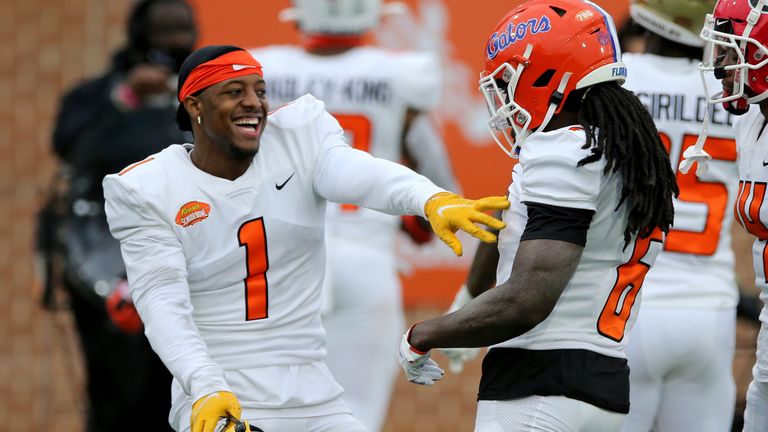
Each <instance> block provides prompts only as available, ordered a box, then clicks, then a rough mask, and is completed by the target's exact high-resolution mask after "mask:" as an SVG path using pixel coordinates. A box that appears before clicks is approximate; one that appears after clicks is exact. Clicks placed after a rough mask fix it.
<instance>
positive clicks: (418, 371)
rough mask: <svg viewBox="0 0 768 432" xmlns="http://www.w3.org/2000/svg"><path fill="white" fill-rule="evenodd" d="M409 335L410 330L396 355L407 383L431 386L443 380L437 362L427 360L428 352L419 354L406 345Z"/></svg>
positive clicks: (441, 371) (409, 345)
mask: <svg viewBox="0 0 768 432" xmlns="http://www.w3.org/2000/svg"><path fill="white" fill-rule="evenodd" d="M412 328H413V327H411V329H412ZM410 334H411V330H410V329H409V330H408V331H407V332H405V334H404V335H403V340H402V342H400V352H399V353H398V360H399V361H400V366H402V367H403V370H404V371H405V376H406V377H407V378H408V381H410V382H412V383H414V384H421V385H432V384H434V383H435V381H439V380H441V379H442V378H443V370H442V369H440V367H439V366H438V365H437V362H435V361H434V360H432V359H431V358H429V351H427V352H425V353H421V352H419V351H417V350H415V349H414V348H413V347H412V346H411V344H410V343H408V336H410Z"/></svg>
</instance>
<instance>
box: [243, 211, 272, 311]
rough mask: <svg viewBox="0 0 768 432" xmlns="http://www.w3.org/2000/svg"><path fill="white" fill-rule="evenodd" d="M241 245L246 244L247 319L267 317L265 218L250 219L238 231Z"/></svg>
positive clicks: (267, 263)
mask: <svg viewBox="0 0 768 432" xmlns="http://www.w3.org/2000/svg"><path fill="white" fill-rule="evenodd" d="M237 239H238V240H239V241H240V246H245V265H246V270H247V273H246V275H247V276H246V277H245V280H244V281H243V282H245V320H246V321H252V320H259V319H264V318H266V317H267V315H268V314H267V288H268V287H269V284H268V283H267V270H268V269H269V259H268V258H267V231H266V229H265V228H264V218H257V219H253V220H249V221H248V222H245V223H244V224H242V225H240V229H239V230H238V231H237Z"/></svg>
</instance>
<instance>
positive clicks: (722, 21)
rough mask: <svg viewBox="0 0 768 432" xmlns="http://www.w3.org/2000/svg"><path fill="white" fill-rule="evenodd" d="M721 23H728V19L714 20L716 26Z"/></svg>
mask: <svg viewBox="0 0 768 432" xmlns="http://www.w3.org/2000/svg"><path fill="white" fill-rule="evenodd" d="M723 24H728V20H717V21H715V25H716V26H721V25H723Z"/></svg>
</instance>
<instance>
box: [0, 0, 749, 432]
mask: <svg viewBox="0 0 768 432" xmlns="http://www.w3.org/2000/svg"><path fill="white" fill-rule="evenodd" d="M131 2H132V1H131V0H109V1H105V0H3V2H2V5H0V197H2V202H3V203H4V205H5V206H6V207H5V208H6V210H8V211H7V212H6V213H5V215H6V218H5V220H6V223H4V224H0V239H2V241H0V281H2V282H0V294H2V298H4V299H5V301H2V302H0V317H2V319H0V419H2V421H0V431H4V430H8V431H22V432H23V431H38V430H48V429H50V426H51V425H55V429H56V430H57V431H58V432H70V431H72V432H76V431H80V430H82V420H81V419H82V415H81V414H82V410H83V409H84V406H83V400H84V399H83V396H82V391H83V378H84V376H83V368H82V363H81V359H80V357H79V347H78V345H77V340H76V338H75V336H74V334H73V332H72V323H71V320H70V318H69V314H68V313H67V311H66V310H65V309H62V310H59V311H57V312H44V311H43V310H41V308H40V307H39V291H38V289H37V288H36V283H35V277H34V269H33V262H34V260H33V237H34V222H33V221H34V219H33V217H34V215H35V212H36V210H37V208H38V207H39V205H40V203H41V199H42V197H43V195H44V192H45V190H46V188H47V185H48V181H49V179H50V177H51V174H52V172H53V168H54V166H55V161H54V159H53V157H52V156H51V153H50V151H49V147H50V135H51V128H52V124H53V119H54V116H55V114H56V110H57V104H58V100H59V97H60V96H61V94H62V92H63V91H64V90H65V89H67V88H69V87H70V86H71V85H73V84H74V83H76V82H77V81H78V80H80V79H82V78H84V77H87V76H91V75H93V74H96V73H99V72H100V71H102V70H103V69H104V67H105V66H106V65H107V63H108V60H109V56H110V54H111V52H112V50H113V49H114V48H115V47H117V46H118V45H119V44H120V43H121V41H122V40H123V34H124V31H123V28H124V25H123V23H124V16H125V13H126V11H127V10H128V7H129V5H130V4H131ZM743 262H746V263H749V260H748V259H745V260H744V261H743ZM746 268H747V270H746V271H745V272H748V264H747V267H746ZM745 274H746V273H745ZM744 280H745V281H747V282H749V281H750V280H751V279H750V277H749V276H746V277H745V278H744ZM62 303H63V302H62ZM441 312H442V310H438V309H422V310H416V311H410V312H409V317H408V319H409V322H410V321H413V320H416V319H423V318H427V317H430V316H434V315H436V314H438V313H441ZM754 337H755V332H754V329H747V330H746V331H744V332H743V333H742V337H741V338H740V340H741V343H740V345H741V346H742V347H744V348H743V350H742V354H743V355H742V360H740V362H739V363H738V366H737V367H738V368H739V376H740V378H741V379H740V381H741V382H742V383H743V382H744V381H745V380H746V379H748V367H749V365H751V362H752V361H753V360H752V358H751V357H750V356H753V353H754V348H753V346H751V345H750V344H753V343H754ZM437 358H438V361H439V360H440V359H441V357H439V356H438V357H437ZM478 377H479V361H475V362H474V363H472V364H471V365H470V366H469V367H468V370H467V371H465V373H464V374H463V375H461V376H460V377H457V376H454V375H450V374H448V375H447V376H446V378H445V379H444V380H443V382H441V383H439V384H438V385H437V386H436V387H434V388H424V387H419V386H414V385H410V384H408V383H407V382H405V380H404V379H399V380H398V383H397V387H396V392H395V397H394V398H393V402H392V405H391V407H390V416H389V421H388V423H387V425H386V427H385V430H386V431H399V432H407V431H420V432H428V431H438V430H439V431H444V432H448V431H466V430H470V429H471V425H472V424H473V417H474V407H475V403H474V396H475V393H476V386H477V382H478ZM740 394H742V395H743V384H742V387H741V389H740Z"/></svg>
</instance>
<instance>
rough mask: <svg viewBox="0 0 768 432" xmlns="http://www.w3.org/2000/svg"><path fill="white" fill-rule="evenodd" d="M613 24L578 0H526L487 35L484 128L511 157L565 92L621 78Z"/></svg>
mask: <svg viewBox="0 0 768 432" xmlns="http://www.w3.org/2000/svg"><path fill="white" fill-rule="evenodd" d="M626 76H627V68H626V67H625V66H624V63H622V62H621V49H620V48H619V42H618V36H617V35H616V26H615V25H614V23H613V19H612V18H611V17H610V15H608V13H607V12H605V11H604V10H603V9H601V8H600V7H599V6H597V5H595V4H594V3H591V2H589V1H585V0H531V1H527V2H525V3H523V4H521V5H519V6H517V7H515V8H514V9H512V10H511V11H510V12H509V13H508V14H507V15H506V16H505V17H504V18H503V19H502V20H501V21H500V22H499V23H498V24H497V25H496V28H495V29H494V31H493V33H492V34H491V36H490V37H489V38H488V43H487V45H486V51H485V70H484V71H483V72H482V73H481V74H480V91H481V92H482V93H483V95H484V96H485V99H486V102H487V103H488V109H489V111H490V113H491V119H490V121H489V122H488V129H489V130H490V132H491V135H492V136H493V138H494V140H495V141H496V143H497V144H499V146H500V147H501V149H502V150H504V152H505V153H507V154H508V155H509V156H511V157H517V154H518V153H519V151H520V146H521V145H522V144H523V142H524V141H525V139H526V138H527V137H528V136H529V135H530V134H531V133H533V132H534V131H536V130H543V129H544V128H545V127H546V125H547V124H548V123H549V121H550V120H551V119H552V116H553V115H555V114H557V113H559V112H560V110H561V109H562V107H563V104H564V102H565V100H566V99H567V98H568V95H570V93H571V92H573V91H574V90H578V89H583V88H586V87H589V86H591V85H594V84H598V83H601V82H607V81H617V82H619V84H623V82H624V80H625V79H626Z"/></svg>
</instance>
